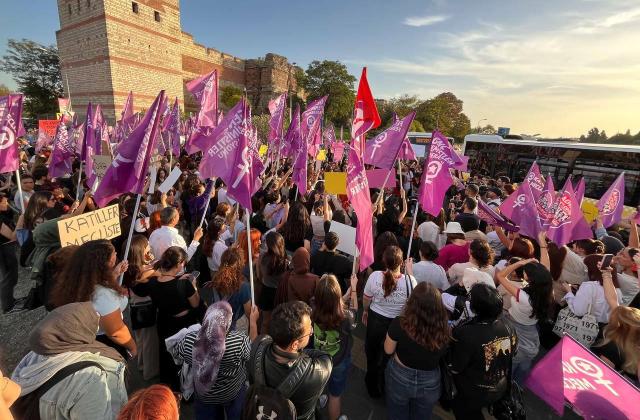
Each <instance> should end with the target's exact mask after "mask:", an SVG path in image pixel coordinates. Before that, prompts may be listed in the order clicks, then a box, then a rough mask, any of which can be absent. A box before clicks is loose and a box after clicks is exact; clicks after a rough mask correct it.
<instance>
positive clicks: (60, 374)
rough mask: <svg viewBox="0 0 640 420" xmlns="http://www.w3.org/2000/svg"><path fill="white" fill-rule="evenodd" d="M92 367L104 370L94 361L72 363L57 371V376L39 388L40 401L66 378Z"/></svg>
mask: <svg viewBox="0 0 640 420" xmlns="http://www.w3.org/2000/svg"><path fill="white" fill-rule="evenodd" d="M91 366H95V367H97V368H99V369H100V370H104V368H103V367H102V365H101V364H100V363H98V362H96V361H93V360H84V361H82V362H77V363H72V364H70V365H67V366H65V367H63V368H62V369H60V370H59V371H57V372H56V373H55V375H53V376H52V377H51V378H49V379H48V380H47V381H46V382H45V383H43V384H42V385H40V386H39V387H38V389H37V390H36V391H35V392H37V393H38V400H39V399H40V398H41V397H42V396H43V395H44V394H46V393H47V391H49V390H50V389H51V388H53V387H54V386H56V385H57V384H58V383H59V382H60V381H61V380H63V379H64V378H66V377H67V376H71V375H73V374H74V373H76V372H78V371H80V370H82V369H84V368H88V367H91Z"/></svg>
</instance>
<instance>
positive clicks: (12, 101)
mask: <svg viewBox="0 0 640 420" xmlns="http://www.w3.org/2000/svg"><path fill="white" fill-rule="evenodd" d="M22 100H23V96H22V95H7V96H2V97H0V173H4V172H13V171H15V170H17V169H18V167H19V165H20V160H19V154H18V143H17V142H16V140H17V139H18V137H19V136H20V135H21V128H20V127H21V124H22Z"/></svg>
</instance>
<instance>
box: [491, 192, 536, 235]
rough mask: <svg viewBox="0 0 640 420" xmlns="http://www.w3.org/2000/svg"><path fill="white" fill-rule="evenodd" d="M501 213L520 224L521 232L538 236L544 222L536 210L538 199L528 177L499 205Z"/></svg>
mask: <svg viewBox="0 0 640 420" xmlns="http://www.w3.org/2000/svg"><path fill="white" fill-rule="evenodd" d="M499 209H500V214H503V215H505V216H506V217H508V218H509V219H511V220H513V222H514V223H516V224H517V225H518V226H520V233H521V234H523V235H526V236H528V237H530V238H534V239H535V238H537V237H538V234H539V233H540V231H542V223H541V221H540V217H539V216H538V211H537V210H536V200H535V198H534V196H533V192H532V190H531V185H529V181H527V180H526V179H525V180H524V181H523V182H522V184H520V186H519V187H518V189H517V190H515V191H514V192H513V193H512V194H511V195H510V196H509V197H507V198H506V200H504V201H503V202H502V204H501V205H500V207H499Z"/></svg>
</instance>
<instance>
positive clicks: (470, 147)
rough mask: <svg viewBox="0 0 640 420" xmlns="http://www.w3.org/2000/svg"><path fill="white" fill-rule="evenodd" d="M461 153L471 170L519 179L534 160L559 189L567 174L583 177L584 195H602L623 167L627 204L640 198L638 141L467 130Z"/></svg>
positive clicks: (633, 204) (594, 196)
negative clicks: (600, 141) (547, 137)
mask: <svg viewBox="0 0 640 420" xmlns="http://www.w3.org/2000/svg"><path fill="white" fill-rule="evenodd" d="M463 153H464V154H465V155H466V156H469V171H470V172H471V173H472V174H482V175H486V176H489V177H492V178H495V177H497V176H501V175H506V176H508V177H509V178H511V181H512V182H521V181H522V180H523V179H524V177H525V175H526V174H527V171H528V170H529V167H530V166H531V164H532V163H533V162H534V161H537V162H538V165H539V166H540V171H541V172H542V174H543V175H547V174H551V176H552V177H553V180H554V181H555V182H556V183H558V184H560V185H556V188H560V187H561V186H562V185H563V184H564V182H565V181H566V179H567V177H568V176H569V175H572V176H573V177H574V178H576V179H578V178H579V177H583V178H584V179H585V185H586V189H585V196H586V197H590V198H600V197H601V196H602V194H604V193H605V191H606V190H607V188H609V186H610V185H611V184H612V183H613V181H614V180H615V179H616V177H617V176H618V175H619V174H620V172H622V171H624V172H625V183H626V188H625V204H626V205H628V206H634V207H635V206H636V205H638V202H639V201H640V146H631V145H617V144H593V143H580V142H577V141H564V140H562V141H558V140H556V141H553V140H535V139H525V140H519V139H504V138H502V137H500V136H498V135H484V134H469V135H467V136H466V137H465V138H464V145H463Z"/></svg>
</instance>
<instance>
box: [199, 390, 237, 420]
mask: <svg viewBox="0 0 640 420" xmlns="http://www.w3.org/2000/svg"><path fill="white" fill-rule="evenodd" d="M246 393H247V387H246V386H245V385H243V386H242V388H240V392H238V395H236V398H235V399H233V400H231V401H229V402H226V403H224V404H205V403H202V402H200V401H199V400H198V398H197V397H196V403H195V414H196V420H217V419H220V420H224V419H225V418H226V419H227V420H236V419H240V418H241V417H242V406H243V405H244V397H245V394H246ZM225 413H226V417H225Z"/></svg>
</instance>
